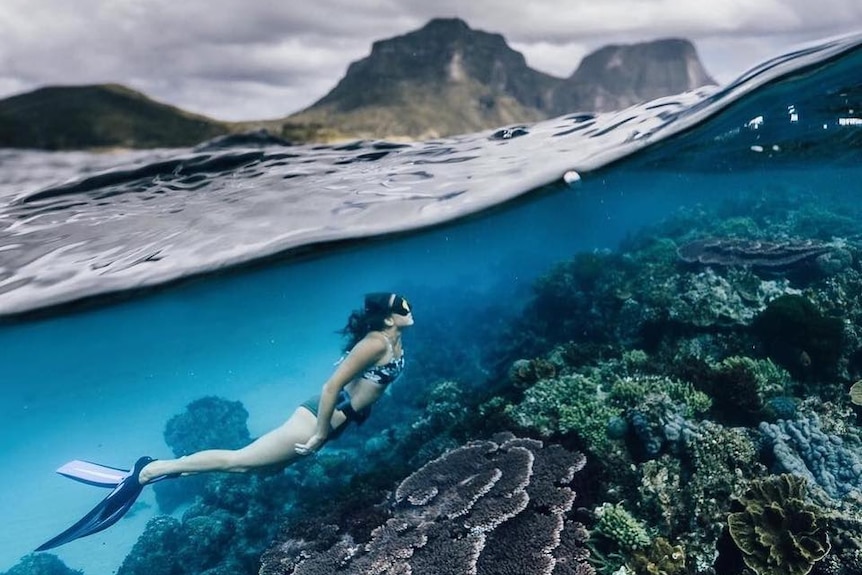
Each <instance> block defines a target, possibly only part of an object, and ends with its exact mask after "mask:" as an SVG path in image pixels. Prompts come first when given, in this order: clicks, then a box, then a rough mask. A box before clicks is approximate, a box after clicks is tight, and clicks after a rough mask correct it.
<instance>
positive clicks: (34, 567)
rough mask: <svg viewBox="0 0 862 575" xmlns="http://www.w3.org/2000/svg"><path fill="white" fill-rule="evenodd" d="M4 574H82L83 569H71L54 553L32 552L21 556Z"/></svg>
mask: <svg viewBox="0 0 862 575" xmlns="http://www.w3.org/2000/svg"><path fill="white" fill-rule="evenodd" d="M4 575H83V571H78V570H76V569H71V568H70V567H68V566H66V564H65V563H63V561H61V560H60V558H59V557H57V556H56V555H51V554H50V553H33V554H30V555H27V556H26V557H23V558H22V559H21V561H19V562H18V563H17V564H16V565H14V566H13V567H12V568H11V569H9V570H8V571H6V572H5V573H4Z"/></svg>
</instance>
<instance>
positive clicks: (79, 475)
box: [37, 292, 413, 551]
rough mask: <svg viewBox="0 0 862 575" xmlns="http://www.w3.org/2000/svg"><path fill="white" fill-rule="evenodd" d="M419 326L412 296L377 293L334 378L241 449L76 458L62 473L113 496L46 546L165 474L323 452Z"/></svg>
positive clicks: (353, 320) (371, 395)
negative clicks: (119, 460) (112, 461)
mask: <svg viewBox="0 0 862 575" xmlns="http://www.w3.org/2000/svg"><path fill="white" fill-rule="evenodd" d="M411 325H413V314H412V310H411V308H410V304H409V303H408V302H407V300H406V299H405V298H404V297H402V296H400V295H398V294H395V293H384V292H380V293H371V294H367V295H366V296H365V305H364V306H363V308H362V309H361V310H355V311H353V312H352V313H351V314H350V317H349V318H348V320H347V326H346V327H345V328H344V329H343V330H342V333H343V334H344V335H345V336H346V337H347V338H348V341H347V345H346V346H345V351H346V352H347V354H346V355H345V356H344V357H343V358H342V360H341V361H340V362H339V363H338V367H337V368H336V369H335V371H334V372H333V373H332V375H331V376H330V377H329V379H327V380H326V383H324V385H323V389H322V391H321V393H320V394H319V395H317V396H315V397H313V398H311V399H309V400H307V401H305V402H304V403H302V405H300V406H299V407H297V408H296V410H295V411H294V412H293V415H291V417H290V418H289V419H288V420H287V421H286V422H285V423H284V424H283V425H281V426H280V427H278V428H276V429H274V430H272V431H270V432H268V433H266V434H264V435H263V436H261V437H259V438H257V439H256V440H254V441H253V442H252V443H250V444H249V445H247V446H245V447H243V448H241V449H236V450H230V449H207V450H205V451H199V452H197V453H192V454H190V455H186V456H183V457H180V458H178V459H165V460H158V459H152V458H150V457H142V458H140V459H139V460H138V461H137V462H136V463H135V465H134V467H133V468H132V469H131V470H130V471H125V470H118V469H115V468H111V467H105V466H103V465H98V464H94V463H90V462H86V461H71V462H69V463H67V464H66V465H64V466H63V467H61V468H60V469H58V470H57V471H58V473H60V474H62V475H65V476H67V477H70V478H71V479H75V480H77V481H81V482H84V483H88V484H90V485H97V486H101V487H113V490H112V491H111V493H110V494H109V495H108V496H107V497H106V498H105V499H104V500H103V501H102V502H101V503H99V505H97V506H96V507H95V508H94V509H93V510H92V511H90V512H89V513H88V514H87V515H85V516H84V517H83V518H82V519H81V520H80V521H78V522H77V523H76V524H75V525H73V526H72V527H70V528H69V529H67V530H66V531H64V532H63V533H61V534H60V535H58V536H56V537H54V538H53V539H51V540H50V541H48V542H46V543H44V544H43V545H41V546H40V547H39V548H38V549H37V551H44V550H46V549H52V548H54V547H58V546H60V545H63V544H64V543H68V542H69V541H72V540H74V539H78V538H80V537H84V536H87V535H90V534H93V533H96V532H98V531H102V530H103V529H107V528H108V527H110V526H111V525H113V524H114V523H116V522H117V521H118V520H119V519H120V518H121V517H122V516H123V515H125V514H126V512H127V511H128V510H129V508H130V507H131V506H132V504H133V503H134V502H135V500H136V499H137V497H138V495H139V494H140V492H141V490H142V489H143V487H144V485H146V484H148V483H153V482H155V481H160V480H162V479H167V478H174V477H179V476H181V475H192V474H197V473H206V472H210V471H226V472H245V471H250V470H253V469H258V468H262V467H272V466H277V465H278V466H283V467H286V466H288V465H290V464H291V463H293V462H294V461H295V460H296V459H297V458H299V457H301V456H304V455H309V454H312V453H314V452H316V451H317V450H318V449H320V448H321V447H323V445H324V444H325V443H326V442H327V441H329V440H332V439H335V438H337V437H338V436H339V435H341V434H342V433H343V432H344V430H345V429H346V428H347V426H348V425H349V424H350V423H351V422H354V423H356V424H361V423H362V422H363V421H365V419H367V418H368V415H369V413H370V411H371V406H372V405H373V404H374V402H376V401H377V400H378V399H379V398H380V396H381V395H383V393H384V391H385V390H386V387H387V386H388V385H389V384H390V383H392V382H393V381H395V380H396V379H397V378H398V376H399V375H401V372H402V370H403V369H404V350H403V348H402V345H401V334H402V331H403V330H404V329H405V328H407V327H409V326H411Z"/></svg>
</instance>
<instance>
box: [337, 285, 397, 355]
mask: <svg viewBox="0 0 862 575" xmlns="http://www.w3.org/2000/svg"><path fill="white" fill-rule="evenodd" d="M392 295H393V294H392V293H389V292H375V293H369V294H365V306H364V307H363V308H362V309H356V310H353V311H352V312H351V313H350V317H348V318H347V325H346V326H344V328H343V329H342V330H341V335H343V336H344V337H345V338H347V343H346V344H345V345H344V351H350V350H351V349H353V346H355V345H356V344H357V343H359V340H361V339H362V338H363V337H365V336H366V334H368V332H369V331H379V330H383V329H385V328H386V324H385V323H384V320H385V319H386V318H387V317H389V314H391V313H392V310H391V309H390V307H389V302H390V301H391V300H392Z"/></svg>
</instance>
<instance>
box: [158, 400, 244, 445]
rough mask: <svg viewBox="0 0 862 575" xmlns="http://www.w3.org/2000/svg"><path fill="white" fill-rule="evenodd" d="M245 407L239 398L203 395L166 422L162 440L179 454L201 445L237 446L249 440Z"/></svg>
mask: <svg viewBox="0 0 862 575" xmlns="http://www.w3.org/2000/svg"><path fill="white" fill-rule="evenodd" d="M247 422H248V411H246V409H245V407H243V405H242V403H241V402H239V401H229V400H227V399H224V398H221V397H215V396H208V397H202V398H201V399H197V400H195V401H193V402H191V403H189V404H188V405H187V406H186V410H185V412H183V413H181V414H179V415H175V416H173V417H172V418H171V419H169V420H168V423H167V425H165V442H166V443H167V444H168V445H169V446H170V448H171V449H172V450H173V452H174V455H176V456H177V457H182V456H183V455H188V454H190V453H195V452H196V451H201V450H203V449H214V448H218V449H238V448H240V447H243V446H245V445H247V444H248V443H249V441H251V437H250V435H249V432H248V427H247Z"/></svg>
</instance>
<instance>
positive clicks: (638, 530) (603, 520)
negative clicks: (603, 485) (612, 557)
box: [593, 503, 652, 552]
mask: <svg viewBox="0 0 862 575" xmlns="http://www.w3.org/2000/svg"><path fill="white" fill-rule="evenodd" d="M593 513H595V516H596V524H595V526H594V528H595V534H596V535H600V536H602V537H606V538H607V539H610V540H611V541H613V542H614V543H615V544H616V545H617V546H618V547H619V548H620V549H621V550H623V551H628V552H631V551H636V550H638V549H643V548H644V547H647V546H648V545H649V544H650V543H651V542H652V538H651V537H650V536H649V533H647V530H646V527H645V526H644V524H643V522H641V521H639V520H637V519H635V517H634V516H633V515H632V514H631V513H629V512H628V511H627V510H626V508H625V507H623V505H622V504H621V503H616V504H614V503H603V504H601V505H599V506H598V507H596V509H595V510H594V511H593Z"/></svg>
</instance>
